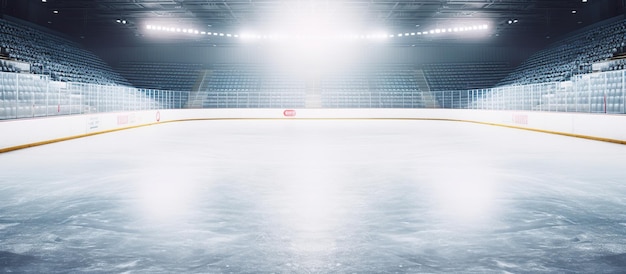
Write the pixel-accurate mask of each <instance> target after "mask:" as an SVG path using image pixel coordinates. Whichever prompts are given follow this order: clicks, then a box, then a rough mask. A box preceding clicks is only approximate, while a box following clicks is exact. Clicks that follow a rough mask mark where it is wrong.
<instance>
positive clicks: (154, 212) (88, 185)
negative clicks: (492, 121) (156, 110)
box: [0, 120, 626, 273]
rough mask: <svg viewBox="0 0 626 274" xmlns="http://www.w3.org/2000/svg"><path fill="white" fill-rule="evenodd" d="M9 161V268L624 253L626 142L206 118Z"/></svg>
mask: <svg viewBox="0 0 626 274" xmlns="http://www.w3.org/2000/svg"><path fill="white" fill-rule="evenodd" d="M0 170H1V172H0V201H2V203H0V271H13V272H46V273H55V272H58V273H66V272H126V271H130V272H136V273H172V272H202V273H215V272H266V273H270V272H280V273H284V272H296V273H302V272H305V273H311V272H313V273H328V272H340V273H353V272H356V273H363V272H376V273H379V272H448V273H449V272H456V273H459V272H463V273H467V272H473V273H476V272H479V273H484V272H498V273H502V272H513V273H518V272H585V273H598V272H605V273H608V272H624V271H626V210H624V209H625V208H626V179H624V178H626V146H623V145H616V144H610V143H603V142H597V141H590V140H584V139H577V138H570V137H564V136H558V135H549V134H544V133H537V132H530V131H523V130H516V129H509V128H500V127H492V126H486V125H478V124H470V123H456V122H436V121H363V120H359V121H355V120H333V121H322V120H306V121H305V120H274V121H197V122H180V123H170V124H162V125H158V126H152V127H144V128H139V129H133V130H127V131H121V132H115V133H109V134H104V135H97V136H92V137H88V138H82V139H77V140H73V141H67V142H61V143H56V144H51V145H46V146H41V147H36V148H31V149H25V150H21V151H16V152H11V153H5V154H0Z"/></svg>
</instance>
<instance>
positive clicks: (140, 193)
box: [128, 169, 198, 223]
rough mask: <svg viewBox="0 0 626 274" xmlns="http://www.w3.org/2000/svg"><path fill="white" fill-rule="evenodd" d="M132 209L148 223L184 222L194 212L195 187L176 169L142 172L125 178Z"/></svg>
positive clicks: (193, 183)
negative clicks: (127, 178) (127, 180)
mask: <svg viewBox="0 0 626 274" xmlns="http://www.w3.org/2000/svg"><path fill="white" fill-rule="evenodd" d="M128 184H131V185H132V187H131V188H130V191H131V193H129V195H130V196H131V197H132V199H133V200H132V201H134V202H133V204H132V205H131V206H134V207H135V208H134V210H135V211H136V213H137V214H138V216H137V217H138V218H140V219H144V220H147V221H152V222H157V223H160V222H174V221H177V222H179V221H184V219H182V218H183V217H184V216H186V215H188V213H190V212H195V206H197V199H198V197H197V193H198V192H197V188H198V186H197V185H196V183H195V181H194V180H191V179H190V178H188V176H187V174H181V173H180V170H167V169H165V170H153V169H145V170H140V171H138V173H137V174H133V177H131V178H129V182H128Z"/></svg>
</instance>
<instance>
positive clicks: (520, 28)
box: [2, 0, 626, 43]
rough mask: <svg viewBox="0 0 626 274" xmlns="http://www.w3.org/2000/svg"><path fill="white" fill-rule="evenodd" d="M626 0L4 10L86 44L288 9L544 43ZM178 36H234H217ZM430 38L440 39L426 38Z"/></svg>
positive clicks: (120, 2)
mask: <svg viewBox="0 0 626 274" xmlns="http://www.w3.org/2000/svg"><path fill="white" fill-rule="evenodd" d="M624 2H626V0H587V2H584V0H317V1H316V0H26V1H25V0H2V13H3V14H6V15H11V16H14V17H18V18H21V19H25V20H28V21H31V22H34V23H36V24H39V25H43V26H46V27H48V28H52V29H55V30H57V31H60V32H62V33H65V34H67V35H69V36H70V37H73V38H76V39H83V40H84V41H85V43H141V42H142V41H145V40H146V39H144V37H145V35H146V28H145V26H146V25H147V24H151V23H152V24H157V23H158V24H167V25H180V26H183V27H186V26H190V27H193V28H196V29H200V30H206V31H207V32H211V31H213V32H237V31H240V30H242V29H250V28H263V27H265V26H267V25H268V23H269V22H272V20H273V19H274V18H277V17H280V16H284V15H285V14H291V15H295V16H296V17H297V16H300V15H306V14H308V15H311V14H312V15H320V16H322V18H335V19H336V18H347V19H346V21H350V22H351V24H353V25H354V26H358V27H359V28H362V29H364V30H365V29H385V30H387V31H390V32H392V33H393V32H401V33H402V32H414V31H415V32H419V31H423V30H428V29H431V28H436V27H440V26H443V27H444V28H445V27H447V26H451V25H460V24H473V23H474V22H477V23H481V24H482V23H483V22H486V23H488V24H489V25H490V31H489V35H490V36H491V37H498V39H501V40H502V41H507V42H514V43H546V40H549V39H553V38H554V37H558V36H560V35H563V34H565V33H567V32H570V31H572V30H575V29H578V28H581V27H584V26H586V25H590V24H592V23H595V22H597V21H600V20H603V19H607V18H611V17H614V16H617V15H620V14H623V13H624V6H625V5H624ZM283 24H289V21H284V22H283ZM172 39H173V40H175V41H177V42H185V41H186V42H208V43H228V41H220V40H219V38H214V37H205V38H201V39H200V38H189V37H173V38H172ZM432 40H436V39H431V40H423V41H424V42H428V41H432ZM151 42H153V41H151ZM418 42H419V41H418ZM406 43H415V41H406Z"/></svg>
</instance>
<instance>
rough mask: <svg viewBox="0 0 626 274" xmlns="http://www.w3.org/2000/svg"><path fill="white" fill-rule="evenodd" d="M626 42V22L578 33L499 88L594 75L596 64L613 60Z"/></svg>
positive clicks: (543, 53)
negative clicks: (592, 72)
mask: <svg viewBox="0 0 626 274" xmlns="http://www.w3.org/2000/svg"><path fill="white" fill-rule="evenodd" d="M625 42H626V20H617V21H615V20H614V21H613V22H609V23H605V24H602V25H600V26H595V27H592V28H590V29H586V30H582V31H579V32H576V33H574V34H572V35H570V36H568V37H566V38H565V39H562V40H560V41H558V42H556V43H554V44H552V45H551V46H549V47H548V48H546V49H544V50H542V51H539V52H537V53H536V54H534V55H533V56H531V57H530V58H529V59H528V60H526V61H525V62H523V63H522V64H521V65H520V66H519V67H518V68H517V69H516V70H515V71H514V72H513V73H511V74H510V75H509V76H507V77H506V78H505V79H504V80H503V81H501V82H500V83H499V85H500V86H504V85H526V84H535V83H545V82H562V81H568V80H570V79H571V77H572V76H574V75H577V74H585V73H590V72H591V71H592V65H593V64H594V63H596V62H599V61H603V60H608V59H610V58H612V57H613V56H614V55H615V54H617V53H618V52H619V51H621V50H623V48H624V43H625Z"/></svg>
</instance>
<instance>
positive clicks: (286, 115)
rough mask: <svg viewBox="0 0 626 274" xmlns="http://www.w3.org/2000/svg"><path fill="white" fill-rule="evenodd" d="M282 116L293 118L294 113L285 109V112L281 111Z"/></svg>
mask: <svg viewBox="0 0 626 274" xmlns="http://www.w3.org/2000/svg"><path fill="white" fill-rule="evenodd" d="M283 115H284V116H285V117H295V116H296V111H295V110H294V109H286V110H285V111H283Z"/></svg>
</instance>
